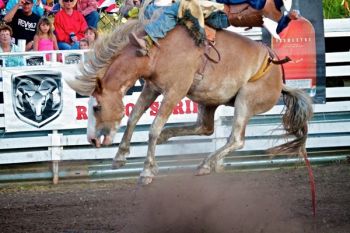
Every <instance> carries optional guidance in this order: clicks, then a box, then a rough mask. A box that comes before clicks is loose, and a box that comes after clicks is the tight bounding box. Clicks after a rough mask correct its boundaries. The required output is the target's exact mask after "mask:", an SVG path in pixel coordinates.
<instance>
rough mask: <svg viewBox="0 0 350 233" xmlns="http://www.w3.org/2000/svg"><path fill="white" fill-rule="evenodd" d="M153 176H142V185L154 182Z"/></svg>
mask: <svg viewBox="0 0 350 233" xmlns="http://www.w3.org/2000/svg"><path fill="white" fill-rule="evenodd" d="M152 181H153V178H152V177H149V176H140V178H139V181H138V183H139V184H141V185H149V184H150V183H152Z"/></svg>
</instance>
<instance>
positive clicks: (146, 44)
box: [129, 33, 153, 57]
mask: <svg viewBox="0 0 350 233" xmlns="http://www.w3.org/2000/svg"><path fill="white" fill-rule="evenodd" d="M129 39H130V42H131V43H132V44H133V45H135V46H137V47H139V48H138V49H137V50H136V55H137V56H139V57H142V56H146V55H148V51H149V50H150V49H151V48H152V46H153V40H152V39H151V37H150V36H148V35H147V36H144V37H142V38H139V37H138V36H137V35H136V34H135V33H131V34H130V36H129Z"/></svg>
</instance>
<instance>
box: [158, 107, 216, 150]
mask: <svg viewBox="0 0 350 233" xmlns="http://www.w3.org/2000/svg"><path fill="white" fill-rule="evenodd" d="M216 108H217V106H205V105H202V104H199V105H198V116H197V121H196V123H195V124H194V125H188V126H177V127H168V128H164V129H163V131H162V133H161V134H160V136H159V138H158V141H157V144H161V143H164V142H166V141H167V140H168V139H169V138H171V137H178V136H189V135H211V134H213V132H214V114H215V110H216Z"/></svg>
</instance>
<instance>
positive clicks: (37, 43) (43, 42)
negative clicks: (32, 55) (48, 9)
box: [33, 17, 58, 60]
mask: <svg viewBox="0 0 350 233" xmlns="http://www.w3.org/2000/svg"><path fill="white" fill-rule="evenodd" d="M33 50H34V51H50V50H58V45H57V40H56V36H55V35H54V34H53V26H52V23H51V22H50V20H49V19H48V18H46V17H43V18H41V19H40V20H39V23H38V27H37V30H36V34H35V36H34V49H33ZM46 60H51V56H50V54H46Z"/></svg>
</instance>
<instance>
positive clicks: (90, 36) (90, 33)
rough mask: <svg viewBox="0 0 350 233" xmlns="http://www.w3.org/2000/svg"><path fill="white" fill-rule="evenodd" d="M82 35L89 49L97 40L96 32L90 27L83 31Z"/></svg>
mask: <svg viewBox="0 0 350 233" xmlns="http://www.w3.org/2000/svg"><path fill="white" fill-rule="evenodd" d="M84 35H85V39H87V41H88V42H89V47H90V48H91V47H92V46H93V44H94V43H95V41H96V40H97V38H98V32H97V30H96V29H95V28H93V27H91V26H90V27H88V28H87V29H86V30H85V32H84Z"/></svg>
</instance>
